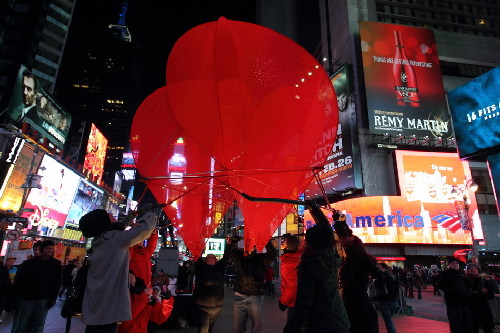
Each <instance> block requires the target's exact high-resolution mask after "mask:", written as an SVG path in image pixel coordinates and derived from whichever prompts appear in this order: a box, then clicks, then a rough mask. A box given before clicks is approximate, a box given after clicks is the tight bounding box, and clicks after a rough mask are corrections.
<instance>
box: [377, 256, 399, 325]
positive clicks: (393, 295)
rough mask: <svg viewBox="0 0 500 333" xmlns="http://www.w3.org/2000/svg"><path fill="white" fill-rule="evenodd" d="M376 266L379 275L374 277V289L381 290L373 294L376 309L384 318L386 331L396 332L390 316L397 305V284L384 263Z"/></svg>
mask: <svg viewBox="0 0 500 333" xmlns="http://www.w3.org/2000/svg"><path fill="white" fill-rule="evenodd" d="M378 267H379V268H380V275H379V276H378V278H377V279H375V282H374V285H375V290H380V291H382V292H380V293H376V294H375V301H376V302H377V309H379V310H380V313H381V314H382V318H384V323H385V327H386V329H387V333H396V326H394V322H393V321H392V316H393V315H394V313H395V312H396V309H397V306H398V304H397V301H398V294H399V284H398V281H397V280H396V277H395V276H394V275H393V274H392V272H391V269H390V268H389V266H388V265H387V264H386V263H383V262H382V263H379V264H378Z"/></svg>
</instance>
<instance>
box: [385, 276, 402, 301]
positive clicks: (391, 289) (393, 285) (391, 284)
mask: <svg viewBox="0 0 500 333" xmlns="http://www.w3.org/2000/svg"><path fill="white" fill-rule="evenodd" d="M385 280H386V281H385V284H386V286H387V296H388V298H390V299H396V298H397V297H398V294H399V283H398V281H397V280H396V278H395V277H394V276H388V277H387V278H386V279H385Z"/></svg>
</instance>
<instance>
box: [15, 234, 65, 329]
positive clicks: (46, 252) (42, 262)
mask: <svg viewBox="0 0 500 333" xmlns="http://www.w3.org/2000/svg"><path fill="white" fill-rule="evenodd" d="M40 252H41V255H40V256H39V257H35V258H33V259H29V260H27V261H26V262H25V263H24V264H23V266H22V267H21V268H20V269H19V270H18V271H17V274H16V277H15V279H14V290H15V292H16V294H17V296H18V303H17V306H16V309H15V311H14V320H13V326H12V333H17V332H42V331H43V327H44V325H45V318H46V317H47V312H48V311H49V309H50V308H51V307H52V306H53V305H54V304H55V303H56V299H57V293H58V291H59V288H60V287H61V262H60V261H59V260H57V259H54V258H53V256H54V242H53V241H51V240H46V241H44V242H43V243H42V244H41V246H40Z"/></svg>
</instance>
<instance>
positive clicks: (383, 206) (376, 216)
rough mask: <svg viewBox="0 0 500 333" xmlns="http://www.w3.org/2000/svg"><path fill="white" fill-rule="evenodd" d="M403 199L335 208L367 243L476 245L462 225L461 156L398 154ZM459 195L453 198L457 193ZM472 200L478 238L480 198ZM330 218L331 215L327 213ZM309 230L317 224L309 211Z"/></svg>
mask: <svg viewBox="0 0 500 333" xmlns="http://www.w3.org/2000/svg"><path fill="white" fill-rule="evenodd" d="M396 160H397V166H398V175H399V182H400V188H401V196H399V197H397V196H394V197H393V196H377V197H363V198H356V199H349V200H344V201H341V202H337V203H335V204H333V207H334V208H335V209H337V210H340V211H342V212H343V213H345V214H346V216H347V223H348V224H349V226H350V227H351V228H352V230H353V232H354V234H355V235H356V236H358V237H360V238H361V240H362V241H363V242H365V243H419V244H461V245H464V244H472V237H471V230H468V229H467V227H465V226H464V222H465V221H464V219H463V201H462V191H467V190H466V189H465V179H470V177H471V174H470V169H469V167H468V164H467V162H463V161H461V160H460V159H459V157H458V155H457V154H450V153H429V152H416V151H400V150H398V151H396ZM454 187H455V188H456V189H457V190H458V191H456V192H457V193H453V192H454V191H453V188H454ZM466 194H467V196H468V199H469V201H470V202H469V211H468V212H469V217H470V221H468V222H472V224H473V226H474V238H475V239H482V238H483V232H482V228H481V222H480V220H479V214H478V210H477V204H476V199H475V196H474V193H473V192H470V193H469V191H467V192H466ZM329 214H330V215H331V212H329ZM304 220H305V224H306V227H309V226H311V225H312V224H313V219H312V217H311V215H310V213H309V212H308V211H306V212H305V214H304Z"/></svg>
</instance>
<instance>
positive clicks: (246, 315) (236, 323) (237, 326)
mask: <svg viewBox="0 0 500 333" xmlns="http://www.w3.org/2000/svg"><path fill="white" fill-rule="evenodd" d="M240 239H241V238H239V237H237V238H233V239H232V240H230V245H229V252H228V254H229V259H230V260H231V261H232V262H233V263H234V268H235V274H236V275H235V279H234V295H235V296H236V301H235V302H234V311H233V332H234V333H243V332H245V330H246V324H247V320H248V319H250V322H251V323H252V328H251V332H252V333H259V332H262V316H263V313H262V309H263V306H264V299H263V296H262V291H263V288H264V272H265V268H266V266H269V265H271V263H272V262H273V261H274V260H275V259H276V250H275V248H274V245H273V244H272V243H271V242H268V243H267V245H266V253H255V252H252V253H250V254H248V255H245V253H244V251H243V250H242V249H238V246H237V244H238V241H239V240H240Z"/></svg>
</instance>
